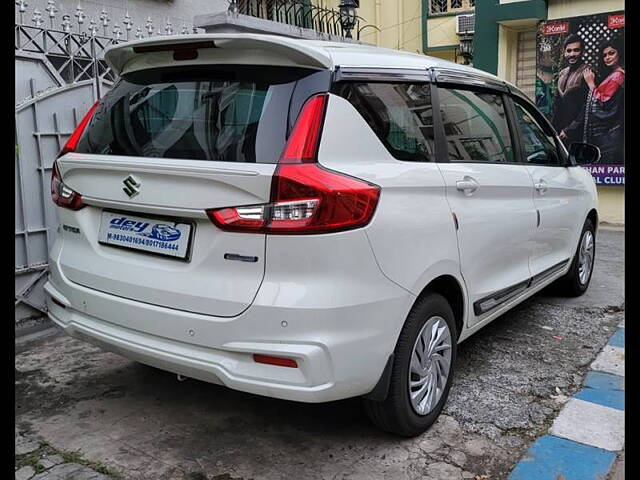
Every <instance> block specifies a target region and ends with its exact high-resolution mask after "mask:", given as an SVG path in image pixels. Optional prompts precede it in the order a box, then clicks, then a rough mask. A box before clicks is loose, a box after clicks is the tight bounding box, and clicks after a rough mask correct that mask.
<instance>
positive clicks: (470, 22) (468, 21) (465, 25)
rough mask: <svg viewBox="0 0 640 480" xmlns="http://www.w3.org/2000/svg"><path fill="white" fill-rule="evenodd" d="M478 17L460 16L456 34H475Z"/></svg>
mask: <svg viewBox="0 0 640 480" xmlns="http://www.w3.org/2000/svg"><path fill="white" fill-rule="evenodd" d="M475 26H476V16H475V15H474V14H471V15H458V16H457V17H456V33H457V34H458V35H461V34H464V33H475Z"/></svg>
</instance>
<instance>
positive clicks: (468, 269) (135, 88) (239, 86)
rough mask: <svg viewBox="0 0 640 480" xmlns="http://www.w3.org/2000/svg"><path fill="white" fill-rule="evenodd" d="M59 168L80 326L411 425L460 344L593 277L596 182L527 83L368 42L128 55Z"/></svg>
mask: <svg viewBox="0 0 640 480" xmlns="http://www.w3.org/2000/svg"><path fill="white" fill-rule="evenodd" d="M106 60H107V62H108V63H109V64H110V65H111V66H112V68H113V69H114V70H115V71H116V72H117V73H119V75H120V76H121V78H120V80H119V81H118V82H117V83H116V84H115V85H114V86H113V88H112V89H111V91H110V92H109V93H108V94H107V95H106V96H105V97H104V98H103V99H101V100H100V101H99V102H98V103H97V104H96V105H95V106H94V107H93V108H91V110H90V111H89V113H88V114H87V115H86V117H85V118H84V119H83V120H82V121H81V122H80V124H79V125H78V127H77V130H76V131H75V132H74V133H73V134H72V135H71V137H70V138H69V141H68V142H67V144H66V146H65V147H64V149H63V150H62V152H61V155H60V157H59V158H58V159H57V160H56V162H55V164H54V169H53V176H52V183H51V190H52V196H53V200H54V201H55V203H56V204H57V206H58V208H57V213H58V216H59V221H60V227H59V235H58V237H57V241H56V242H55V244H54V245H53V247H52V249H51V252H50V268H51V272H50V276H49V281H48V283H47V284H46V287H45V289H46V292H47V294H48V295H47V297H48V301H47V305H48V308H49V316H50V318H51V319H52V320H53V321H54V322H55V323H56V324H57V325H59V326H60V327H62V328H63V329H64V330H65V331H66V332H67V333H69V334H70V335H73V336H74V337H78V338H81V339H85V340H87V341H89V342H91V343H94V344H96V345H99V346H101V347H104V348H105V349H107V350H110V351H113V352H117V353H120V354H122V355H124V356H126V357H129V358H131V359H134V360H136V361H139V362H142V363H144V364H148V365H152V366H155V367H158V368H161V369H164V370H168V371H171V372H174V373H177V374H179V375H182V376H186V377H192V378H196V379H200V380H204V381H207V382H213V383H217V384H222V385H225V386H227V387H230V388H233V389H237V390H242V391H245V392H251V393H255V394H259V395H265V396H269V397H276V398H282V399H288V400H295V401H301V402H327V401H332V400H338V399H343V398H348V397H355V396H363V397H364V399H365V400H364V404H365V408H366V410H367V412H368V415H369V416H370V418H371V419H372V421H373V422H374V423H376V424H377V425H378V426H379V427H381V428H382V429H384V430H387V431H391V432H395V433H397V434H400V435H405V436H413V435H417V434H420V433H422V432H424V431H425V430H426V429H427V428H428V427H429V426H430V425H431V424H432V423H433V422H434V421H435V420H436V418H437V417H438V415H439V414H440V412H441V410H442V408H443V405H444V403H445V401H446V399H447V396H448V391H449V388H450V385H451V381H452V376H453V371H454V366H455V360H456V349H457V345H458V344H459V343H460V342H461V341H462V340H464V339H465V338H467V337H469V336H470V335H472V334H473V333H475V332H476V331H478V329H480V328H482V327H483V326H485V325H486V324H487V323H489V322H491V321H492V320H494V319H495V318H496V317H498V316H500V315H502V314H503V313H505V312H506V311H507V310H509V309H510V308H512V307H513V306H514V305H516V304H518V303H520V302H522V301H523V300H524V299H526V298H527V297H530V296H531V295H533V294H534V293H536V292H537V291H539V290H540V289H542V288H543V287H545V286H547V285H549V284H550V283H553V282H556V284H557V287H558V288H562V289H563V291H565V292H568V293H569V294H573V295H580V294H581V293H583V292H584V291H585V290H586V288H587V286H588V285H589V280H590V277H591V272H592V267H593V260H594V252H595V234H596V226H597V224H598V216H597V212H596V203H597V197H596V188H595V185H594V181H593V179H592V178H591V176H590V175H589V173H588V172H587V171H585V170H584V169H582V168H580V167H578V166H577V165H578V164H583V163H593V162H595V161H597V160H598V156H599V152H598V150H597V149H596V148H595V147H592V146H590V145H587V144H573V145H572V147H571V149H570V151H569V152H567V150H566V149H565V148H564V147H563V146H562V144H561V142H560V141H559V140H558V137H557V135H556V133H555V132H554V131H553V129H552V127H551V126H550V125H549V122H547V121H546V120H545V118H544V117H543V116H542V115H541V114H540V113H539V112H538V111H537V110H536V108H535V107H534V106H533V104H532V103H531V102H530V101H529V99H528V98H527V97H526V96H525V95H524V94H523V93H522V92H521V91H520V90H518V89H517V88H515V87H514V86H513V85H510V84H508V83H505V82H504V81H502V80H500V79H498V78H497V77H495V76H491V75H488V74H486V73H482V72H480V71H477V70H474V69H472V68H469V67H465V66H461V65H457V64H453V63H449V62H445V61H441V60H438V59H434V58H430V57H426V56H422V55H414V54H409V53H404V52H398V51H392V50H386V49H382V48H376V47H372V46H365V45H354V44H343V43H327V42H318V41H305V40H294V39H289V38H284V37H278V36H270V35H257V34H256V35H254V34H204V35H190V36H169V37H162V38H152V39H146V40H141V41H135V42H129V43H123V44H120V45H117V46H114V47H112V48H111V49H110V50H109V51H108V52H107V53H106Z"/></svg>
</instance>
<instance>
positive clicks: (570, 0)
mask: <svg viewBox="0 0 640 480" xmlns="http://www.w3.org/2000/svg"><path fill="white" fill-rule="evenodd" d="M614 10H624V0H549V8H548V10H547V19H548V20H554V19H556V18H564V17H579V16H580V15H592V14H594V13H601V12H612V11H614Z"/></svg>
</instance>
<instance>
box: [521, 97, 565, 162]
mask: <svg viewBox="0 0 640 480" xmlns="http://www.w3.org/2000/svg"><path fill="white" fill-rule="evenodd" d="M514 105H515V107H516V119H517V121H518V125H519V126H520V132H521V135H522V148H523V150H524V152H523V154H524V159H525V162H526V163H531V164H537V165H558V164H559V158H558V154H557V149H556V144H555V139H554V138H553V136H552V135H550V134H549V135H548V134H546V133H545V132H544V129H543V128H542V127H541V126H540V124H539V123H538V122H537V121H536V119H535V118H534V116H533V115H532V114H531V113H529V112H528V111H527V110H526V109H525V107H523V106H522V105H520V104H519V103H515V102H514Z"/></svg>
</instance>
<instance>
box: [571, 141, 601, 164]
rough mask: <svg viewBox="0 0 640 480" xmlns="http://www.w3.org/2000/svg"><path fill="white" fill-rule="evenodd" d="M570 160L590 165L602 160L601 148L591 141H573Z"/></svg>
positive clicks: (573, 162) (572, 162)
mask: <svg viewBox="0 0 640 480" xmlns="http://www.w3.org/2000/svg"><path fill="white" fill-rule="evenodd" d="M569 161H570V162H571V164H572V165H588V164H590V163H598V162H599V161H600V149H599V148H598V147H596V146H595V145H591V144H590V143H572V144H571V146H570V147H569Z"/></svg>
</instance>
